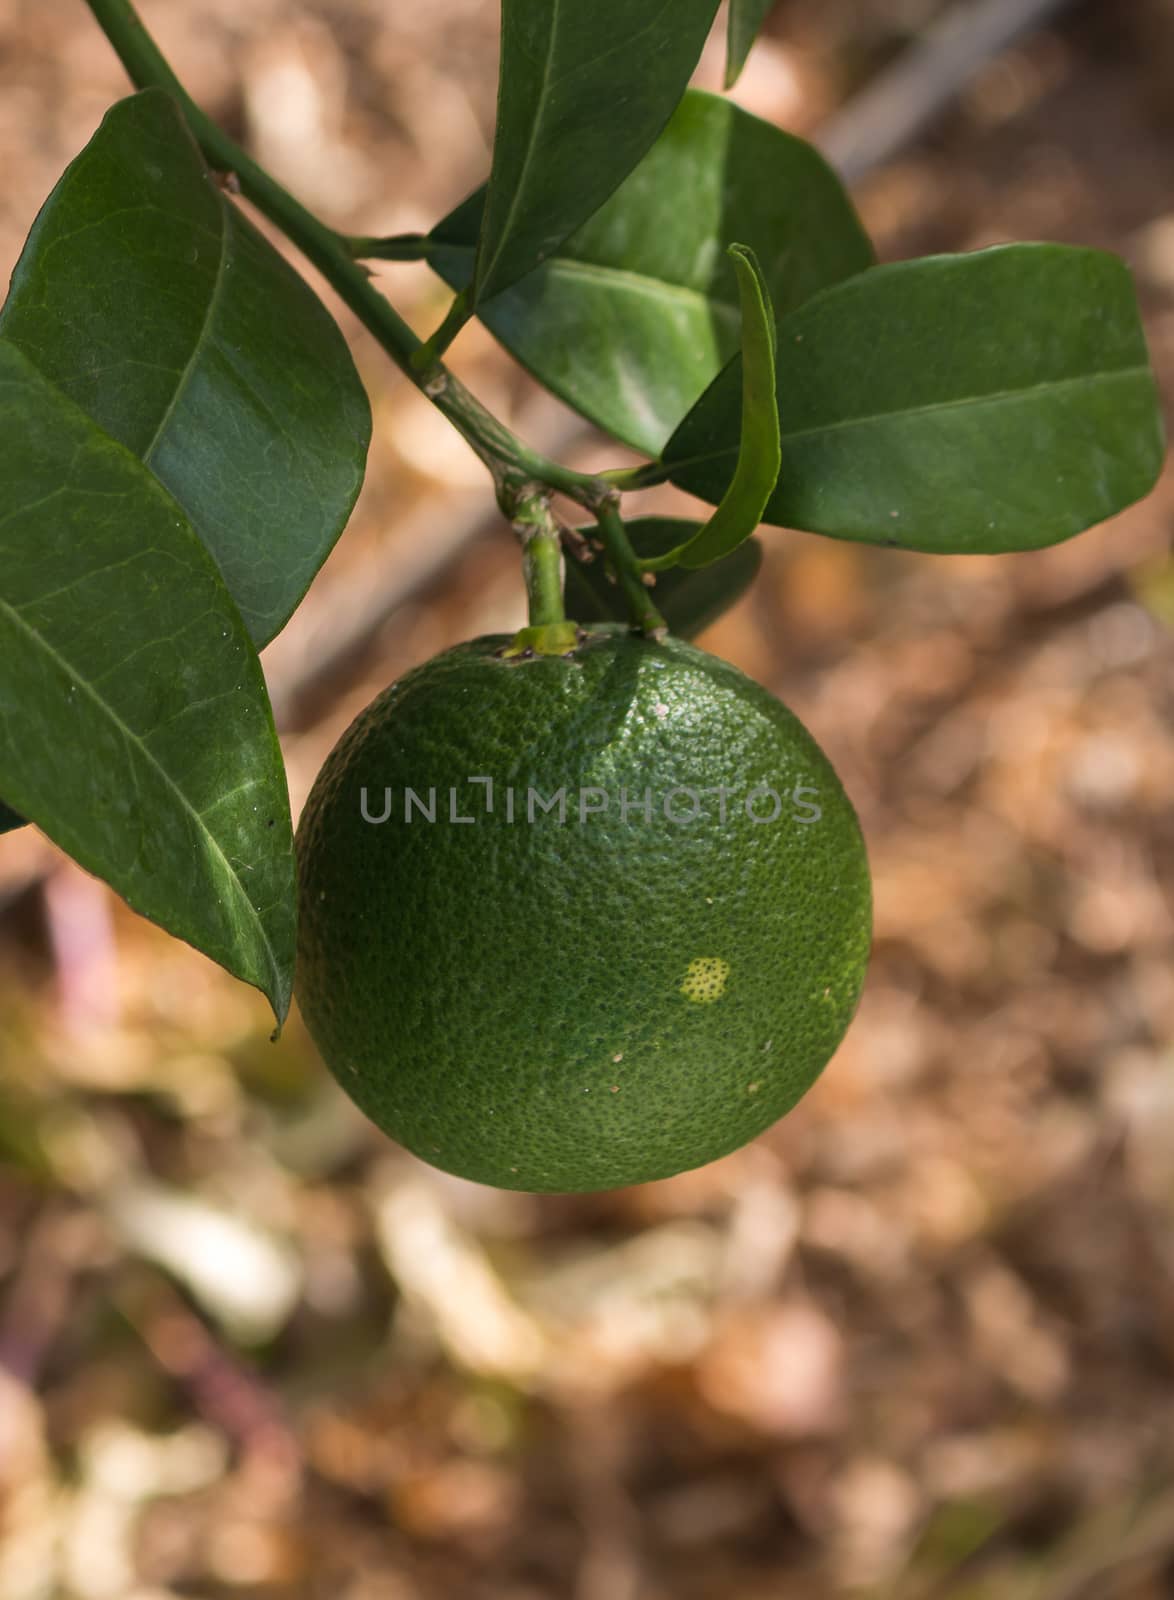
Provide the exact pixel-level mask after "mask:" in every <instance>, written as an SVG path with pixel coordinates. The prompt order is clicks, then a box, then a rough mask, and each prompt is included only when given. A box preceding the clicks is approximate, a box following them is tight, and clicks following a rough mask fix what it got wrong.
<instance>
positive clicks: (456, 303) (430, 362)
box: [412, 289, 473, 380]
mask: <svg viewBox="0 0 1174 1600" xmlns="http://www.w3.org/2000/svg"><path fill="white" fill-rule="evenodd" d="M472 315H473V298H472V295H471V294H470V293H469V291H468V289H462V290H461V292H460V294H458V295H457V296H456V298H455V299H454V300H453V303H452V305H451V306H449V308H448V311H447V313H446V315H445V318H444V321H443V322H442V323H441V324H440V326H439V328H437V330H436V332H435V333H434V334H433V335H432V337H431V338H430V339H426V340H425V342H424V343H423V344H422V345H421V346H420V348H419V349H418V350H415V351H413V353H412V369H413V371H415V372H418V373H419V374H420V376H421V377H422V378H423V379H425V380H427V378H428V377H429V375H430V374H433V373H435V372H437V371H438V369H439V367H440V358H441V356H442V355H443V354H444V352H445V351H446V350H447V349H448V347H449V345H450V344H451V343H452V342H453V340H454V339H455V338H456V336H457V334H458V333H460V331H461V329H462V328H463V327H464V326H465V323H466V322H468V320H469V318H470V317H471V316H472Z"/></svg>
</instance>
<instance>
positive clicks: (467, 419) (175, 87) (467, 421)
mask: <svg viewBox="0 0 1174 1600" xmlns="http://www.w3.org/2000/svg"><path fill="white" fill-rule="evenodd" d="M86 3H87V5H88V6H89V8H90V11H91V13H92V14H93V16H94V19H95V21H96V22H97V23H98V26H99V27H100V28H101V29H102V32H103V33H104V34H105V35H106V38H107V39H108V40H109V42H110V44H111V45H112V46H113V48H114V50H115V52H116V54H117V55H118V57H119V59H120V61H121V62H122V64H123V66H124V67H125V68H126V71H127V73H128V75H129V76H130V79H131V82H132V83H133V84H134V85H135V86H136V88H139V89H149V88H159V89H165V90H166V91H167V92H168V93H169V94H170V95H171V96H172V97H173V99H175V100H176V101H177V102H178V105H179V108H180V110H181V111H182V112H183V115H184V118H185V120H186V122H187V125H188V128H189V129H190V131H191V133H192V135H193V137H194V138H195V140H196V142H197V144H198V145H199V146H200V149H201V150H202V151H203V153H204V155H205V157H206V158H207V160H208V162H209V164H210V166H211V167H212V168H213V169H214V170H215V171H217V172H222V173H231V174H232V176H233V178H234V179H235V180H236V183H237V185H239V188H240V192H241V193H242V194H243V195H244V196H245V198H246V199H248V200H250V201H251V202H252V204H253V205H255V206H256V208H257V210H258V211H260V212H261V213H262V215H263V216H265V217H268V219H269V221H270V222H272V223H273V224H274V225H275V226H276V227H278V228H280V230H281V231H282V233H284V234H285V236H286V238H287V239H289V240H290V242H291V243H292V244H294V245H296V246H297V248H298V249H299V250H300V251H301V253H302V254H303V255H304V256H305V257H306V259H307V260H308V261H310V262H311V263H312V264H313V265H314V266H315V267H317V269H318V271H319V272H320V273H321V274H322V276H323V277H324V278H325V279H326V281H327V282H328V283H329V284H330V285H331V287H332V288H333V289H334V290H335V292H336V293H337V294H338V295H339V297H340V298H341V299H342V300H343V301H344V302H345V303H346V304H347V305H348V306H349V307H350V309H351V310H352V311H353V312H354V313H355V315H356V316H357V317H358V319H359V321H360V322H361V323H362V324H363V326H364V327H365V328H367V329H368V331H369V332H370V333H371V334H372V335H373V336H374V337H375V338H376V339H377V340H378V342H379V344H380V345H381V346H382V347H383V349H384V350H385V351H386V353H387V354H388V355H389V356H390V357H391V359H392V361H394V362H395V364H396V366H397V367H399V369H400V371H401V372H402V373H404V375H405V376H406V377H408V378H409V379H411V381H412V382H413V383H414V384H415V385H416V387H417V388H418V389H420V390H421V392H422V393H423V394H424V395H426V396H427V398H428V399H429V400H431V401H432V403H433V405H435V406H436V408H437V409H438V410H439V411H440V412H442V413H443V415H444V416H446V417H447V418H448V420H449V421H450V422H451V423H452V425H453V426H454V427H455V428H456V430H457V431H458V433H460V434H461V435H462V437H463V438H464V439H465V440H466V441H467V443H468V444H469V446H470V447H471V448H472V449H473V450H474V451H475V452H476V454H477V455H478V456H479V457H480V458H481V460H482V461H483V462H484V463H485V465H486V466H487V467H488V468H489V471H490V472H491V474H492V475H493V480H494V483H495V485H496V486H497V490H498V498H499V500H500V499H501V496H502V489H503V485H504V484H505V483H506V482H507V481H508V480H510V479H513V480H514V481H517V480H519V479H525V480H528V481H530V482H536V483H539V484H543V485H545V486H546V487H548V488H550V489H555V490H558V491H559V492H561V493H562V494H565V495H567V496H568V498H569V499H571V500H574V501H575V502H576V503H577V504H578V505H582V506H587V507H590V508H591V509H594V507H595V506H596V505H597V504H598V502H599V500H600V498H601V496H603V495H605V494H607V493H608V492H609V486H608V485H607V484H606V483H604V482H603V480H602V479H600V478H598V477H596V476H594V475H592V474H589V473H584V472H575V471H573V470H572V469H571V468H570V467H564V466H561V465H560V464H559V463H558V462H557V461H551V460H548V458H547V457H546V456H543V455H541V454H540V453H539V452H538V451H536V450H532V449H531V448H530V447H529V446H528V445H526V444H525V443H523V441H522V440H521V439H519V438H518V437H517V436H516V434H513V433H511V432H510V430H509V429H508V428H506V427H505V426H504V425H503V424H502V423H500V422H499V421H498V420H497V418H496V417H494V416H493V415H492V414H491V413H490V412H488V411H487V410H486V409H485V407H484V406H483V405H482V404H481V402H480V401H479V400H477V399H476V398H475V397H474V396H473V395H472V394H470V393H469V391H468V390H467V389H466V388H465V386H464V384H463V383H461V381H460V379H459V378H457V377H454V375H453V374H452V373H451V372H450V371H449V370H448V368H447V367H445V366H444V365H443V363H442V362H441V361H440V360H439V349H437V350H434V352H433V355H432V358H431V359H429V358H428V357H421V356H417V352H419V351H422V350H426V349H427V345H426V344H425V342H424V341H423V340H421V339H419V338H417V336H416V334H415V333H413V331H412V329H411V328H410V327H409V326H408V324H407V323H406V322H405V321H404V319H403V318H402V317H401V316H400V315H399V313H398V312H397V311H396V310H395V309H394V308H393V307H392V305H391V304H390V302H389V301H388V300H386V299H385V298H384V296H383V295H382V294H380V293H379V291H378V290H377V289H376V288H375V286H374V284H373V283H372V281H371V276H370V274H369V272H368V271H367V269H366V268H365V267H363V266H361V265H360V264H359V263H358V262H357V261H356V260H355V254H356V249H357V247H359V246H362V247H363V248H364V251H365V249H366V247H367V246H368V245H370V244H371V243H372V242H374V243H377V244H381V245H382V244H385V243H390V244H392V245H394V244H396V243H398V241H371V240H357V239H351V238H348V237H347V236H346V235H344V234H341V233H337V232H336V231H335V230H334V229H333V228H331V227H328V226H327V224H326V223H324V222H322V221H321V220H320V219H319V218H318V217H316V216H314V214H313V213H312V212H311V211H308V210H307V209H306V207H305V206H303V205H302V204H301V203H300V201H298V200H295V199H294V197H293V195H291V194H290V193H289V191H288V190H287V189H284V188H282V186H281V184H279V183H278V182H277V180H276V179H275V178H272V177H271V176H270V175H269V173H268V172H266V171H265V169H264V167H262V166H259V165H258V163H257V162H255V161H254V160H253V159H252V157H251V156H249V155H247V154H246V153H245V151H244V150H242V149H241V147H240V146H239V145H238V144H237V143H235V141H234V140H232V139H230V138H229V137H228V135H227V134H226V133H224V132H223V131H222V130H221V129H220V128H218V127H217V126H216V124H215V123H214V122H213V121H212V119H211V118H210V117H208V116H206V115H205V113H204V112H203V111H201V110H200V108H199V106H198V105H197V104H196V103H195V101H194V100H193V99H192V98H191V96H190V95H189V94H188V93H187V91H186V90H185V89H184V87H183V85H182V84H181V83H180V81H179V79H178V78H177V77H176V75H175V73H174V72H173V71H172V68H171V65H170V63H169V62H168V60H167V58H166V57H165V56H164V55H163V53H162V51H161V50H160V49H159V47H158V45H157V44H156V43H155V41H154V40H153V39H152V38H151V36H150V34H149V33H148V32H147V30H146V28H145V27H144V26H143V22H142V19H141V18H140V17H139V15H138V13H137V12H136V10H135V8H134V6H133V4H132V3H131V0H86ZM389 253H390V252H389ZM397 254H399V252H398V251H397ZM399 258H400V259H404V257H403V256H402V255H400V256H399ZM450 316H451V313H450ZM449 320H450V319H449V318H446V319H445V324H442V329H443V328H445V325H446V324H448V322H449ZM439 331H441V330H438V332H439ZM455 332H456V328H455V326H454V327H452V329H451V334H455ZM451 334H450V336H451ZM434 337H435V336H434ZM446 342H447V341H446ZM440 349H443V345H441V346H440ZM413 358H415V359H413ZM417 361H422V362H423V363H424V370H420V369H419V368H418V366H417Z"/></svg>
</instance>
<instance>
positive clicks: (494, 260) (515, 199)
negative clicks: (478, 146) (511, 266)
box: [473, 0, 560, 299]
mask: <svg viewBox="0 0 1174 1600" xmlns="http://www.w3.org/2000/svg"><path fill="white" fill-rule="evenodd" d="M559 9H560V8H559V0H554V3H553V4H552V5H551V8H550V31H549V33H548V34H547V40H546V59H545V61H544V62H543V64H542V86H541V89H540V91H539V95H538V106H539V108H540V109H539V114H538V115H536V116H535V117H534V120H533V122H532V123H531V125H530V138H529V140H528V141H527V144H526V151H525V154H524V155H523V157H522V164H521V166H520V167H519V169H518V181H517V182H516V183H515V184H514V192H513V194H512V195H511V196H510V203H509V206H508V207H507V209H506V214H505V220H504V222H503V224H502V226H501V228H500V230H499V232H498V236H497V248H496V250H495V252H494V254H493V255H492V257H490V259H489V261H488V263H487V264H486V266H485V269H484V271H482V269H481V263H480V261H477V262H475V264H474V269H473V290H474V299H477V298H479V297H480V296H479V290H480V286H481V284H483V283H484V282H485V280H486V279H487V278H488V277H489V276H490V274H491V273H492V272H493V270H494V268H495V267H496V266H497V264H498V262H499V261H500V260H501V258H502V255H503V254H504V252H505V246H506V241H507V240H508V239H509V236H510V228H511V227H512V226H513V221H514V218H515V216H516V215H517V213H518V207H519V205H520V204H521V198H522V190H523V189H524V188H525V184H526V176H527V174H528V172H529V170H530V166H531V163H532V162H533V159H534V151H535V149H536V147H537V144H538V135H539V130H540V128H541V127H542V122H543V119H542V116H541V106H542V103H543V101H544V100H545V97H546V91H547V89H548V87H549V85H550V70H551V63H552V61H553V60H554V36H555V32H556V30H557V18H558V15H559ZM493 177H494V174H493V172H492V171H491V172H490V174H489V188H488V189H487V191H486V212H488V209H489V199H490V197H491V194H492V189H493Z"/></svg>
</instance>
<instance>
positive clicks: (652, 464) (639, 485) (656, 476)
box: [599, 461, 673, 490]
mask: <svg viewBox="0 0 1174 1600" xmlns="http://www.w3.org/2000/svg"><path fill="white" fill-rule="evenodd" d="M672 470H673V469H672V467H671V466H668V465H666V464H665V463H664V462H663V461H642V462H641V463H640V465H639V466H638V467H609V468H608V470H607V471H606V472H601V473H600V474H599V476H600V477H601V478H602V479H603V481H604V483H606V484H607V485H608V486H609V488H612V489H620V490H627V489H654V488H655V487H656V485H657V484H658V483H667V481H668V478H669V474H670V473H671V472H672Z"/></svg>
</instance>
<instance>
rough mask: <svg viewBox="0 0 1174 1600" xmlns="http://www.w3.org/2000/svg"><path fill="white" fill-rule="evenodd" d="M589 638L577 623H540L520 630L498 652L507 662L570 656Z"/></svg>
mask: <svg viewBox="0 0 1174 1600" xmlns="http://www.w3.org/2000/svg"><path fill="white" fill-rule="evenodd" d="M588 637H589V635H588V633H587V631H586V629H584V628H581V627H580V626H579V624H578V623H577V622H540V623H532V624H531V625H530V626H529V627H526V628H519V629H518V631H517V633H515V634H514V637H513V638H512V639H511V640H510V642H509V644H507V645H506V646H505V647H504V649H502V650H500V651H499V652H498V654H499V655H501V657H502V658H503V659H504V660H506V661H515V660H518V659H520V658H529V657H531V656H569V655H573V654H574V653H575V650H576V649H577V648H578V646H579V645H581V644H583V643H584V641H585V640H586V639H587V638H588Z"/></svg>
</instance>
